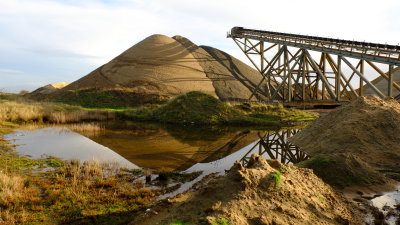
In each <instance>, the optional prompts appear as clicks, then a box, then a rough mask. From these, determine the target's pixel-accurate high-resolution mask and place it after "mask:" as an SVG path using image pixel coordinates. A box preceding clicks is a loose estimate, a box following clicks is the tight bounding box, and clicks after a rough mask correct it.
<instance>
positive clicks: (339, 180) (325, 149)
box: [290, 96, 400, 187]
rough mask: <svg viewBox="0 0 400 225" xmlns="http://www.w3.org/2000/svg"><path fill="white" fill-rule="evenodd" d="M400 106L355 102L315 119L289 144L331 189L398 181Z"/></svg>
mask: <svg viewBox="0 0 400 225" xmlns="http://www.w3.org/2000/svg"><path fill="white" fill-rule="evenodd" d="M399 133H400V104H399V102H397V101H396V100H393V99H386V100H384V99H380V98H378V97H373V96H371V97H361V98H359V99H357V100H356V101H354V102H352V103H349V104H348V105H345V106H342V107H340V108H338V109H337V110H334V111H332V112H330V113H329V114H327V115H325V116H323V117H321V118H319V119H318V120H317V121H315V122H314V123H313V124H311V125H310V126H309V127H307V128H305V129H304V130H302V131H301V132H299V133H298V134H297V135H295V136H294V137H292V138H291V139H290V141H291V142H292V143H294V144H296V145H298V146H299V147H300V148H301V149H302V150H303V151H305V152H307V153H308V154H310V155H311V156H314V157H319V158H320V159H322V160H320V161H324V160H323V159H325V161H328V162H327V163H322V164H321V165H317V166H313V167H312V168H313V169H314V171H315V173H316V174H318V175H319V176H320V177H322V178H323V179H324V180H325V181H326V182H328V183H330V184H333V185H336V186H342V187H344V186H352V185H378V184H390V183H392V180H391V179H396V180H400V145H399V143H400V135H399Z"/></svg>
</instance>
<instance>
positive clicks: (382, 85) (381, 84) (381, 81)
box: [363, 67, 400, 96]
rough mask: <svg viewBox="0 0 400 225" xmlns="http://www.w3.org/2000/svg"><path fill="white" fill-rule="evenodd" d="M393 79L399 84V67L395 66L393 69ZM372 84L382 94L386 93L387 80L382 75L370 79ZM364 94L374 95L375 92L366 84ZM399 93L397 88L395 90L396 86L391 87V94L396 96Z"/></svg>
mask: <svg viewBox="0 0 400 225" xmlns="http://www.w3.org/2000/svg"><path fill="white" fill-rule="evenodd" d="M393 77H394V79H393V81H394V82H396V83H397V84H400V67H397V68H396V69H395V70H394V76H393ZM371 83H372V84H374V85H375V86H376V87H377V88H378V89H379V90H380V91H381V92H382V93H383V94H385V95H386V94H387V93H388V81H387V80H386V79H385V78H383V77H382V76H379V77H378V78H376V79H375V80H373V81H371ZM363 88H364V92H363V94H364V95H375V92H374V91H373V90H372V89H371V88H370V87H369V86H368V85H364V87H363ZM398 95H400V92H399V90H397V89H396V88H393V96H398Z"/></svg>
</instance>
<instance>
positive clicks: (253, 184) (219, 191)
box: [132, 156, 362, 225]
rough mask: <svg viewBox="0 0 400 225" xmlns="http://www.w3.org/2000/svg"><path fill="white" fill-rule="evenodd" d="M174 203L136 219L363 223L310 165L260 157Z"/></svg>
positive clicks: (141, 221) (139, 221)
mask: <svg viewBox="0 0 400 225" xmlns="http://www.w3.org/2000/svg"><path fill="white" fill-rule="evenodd" d="M172 202H174V204H173V205H172V206H171V207H169V208H168V209H165V206H161V207H160V208H159V209H158V208H154V209H153V211H157V210H158V214H157V215H155V216H154V215H153V216H151V217H146V216H144V217H140V218H138V219H137V221H134V222H133V223H132V224H170V223H171V222H175V221H185V222H188V223H189V224H202V221H203V222H205V221H207V222H209V223H212V224H238V225H241V224H251V225H252V224H350V223H351V224H362V221H361V217H360V216H359V215H360V214H359V212H358V211H355V208H356V207H354V206H353V205H352V204H351V203H349V202H347V201H346V200H344V198H343V197H341V196H340V195H338V194H337V193H336V192H335V191H334V190H333V189H332V188H331V187H330V186H328V185H326V184H325V183H324V182H323V181H322V180H321V179H319V178H318V177H317V176H315V175H314V174H313V172H312V170H310V169H303V168H298V167H295V166H286V165H282V164H281V163H279V162H278V161H266V160H265V159H263V158H262V157H259V156H253V157H252V159H251V161H250V163H249V166H248V168H244V167H242V166H241V164H239V163H237V164H235V165H234V167H232V169H231V170H230V171H229V172H228V174H227V176H224V177H220V178H219V179H216V180H213V181H211V182H210V183H208V184H207V185H206V186H205V187H204V188H202V189H200V190H199V191H197V192H195V193H194V194H192V195H190V196H181V197H178V198H176V199H174V200H172ZM223 222H225V223H223ZM229 222H230V223H229Z"/></svg>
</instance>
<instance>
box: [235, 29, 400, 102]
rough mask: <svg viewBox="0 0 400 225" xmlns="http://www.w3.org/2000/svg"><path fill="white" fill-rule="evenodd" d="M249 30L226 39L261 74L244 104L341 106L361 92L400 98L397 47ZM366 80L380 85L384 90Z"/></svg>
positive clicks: (237, 31) (399, 59)
mask: <svg viewBox="0 0 400 225" xmlns="http://www.w3.org/2000/svg"><path fill="white" fill-rule="evenodd" d="M240 29H241V30H240ZM244 31H245V32H244ZM250 31H251V32H250ZM250 31H249V30H248V29H243V28H233V29H232V33H230V34H228V37H230V38H232V39H233V41H234V42H235V43H236V44H237V46H238V47H239V48H240V49H241V50H242V51H243V52H244V53H245V55H246V56H247V58H248V59H249V60H250V61H251V63H252V64H253V65H254V66H255V68H256V69H257V70H258V71H259V72H260V74H261V78H260V82H259V83H258V85H257V86H256V87H255V88H254V89H252V90H251V92H252V94H251V96H249V100H251V99H252V98H253V96H256V97H257V99H259V100H262V99H265V98H267V99H268V100H269V101H274V100H278V101H283V102H292V101H317V102H324V101H326V102H341V101H350V100H353V99H355V98H357V97H358V96H363V95H364V92H365V91H364V90H365V89H369V93H370V92H372V93H373V94H375V95H378V96H380V97H382V98H383V97H386V96H390V97H395V98H400V94H397V95H396V96H394V94H393V93H394V91H396V92H398V93H400V84H398V83H396V82H395V79H394V75H395V73H394V71H395V70H397V68H395V66H398V65H400V48H398V46H389V47H387V46H386V47H385V45H380V44H372V43H368V45H363V43H360V42H353V43H356V44H353V45H352V44H351V43H352V42H350V41H344V40H337V39H326V40H325V38H317V37H310V36H301V35H297V36H300V37H293V35H291V34H284V33H274V32H271V33H272V34H269V33H268V32H267V31H255V30H250ZM265 32H267V34H266V33H265ZM277 34H279V35H277ZM295 36H296V35H295ZM296 38H298V39H299V40H297V39H296ZM329 40H331V41H329ZM347 42H348V43H347ZM375 45H376V46H375ZM318 46H319V47H318ZM371 46H375V47H371ZM366 66H368V72H366V71H367V69H366ZM382 67H385V68H388V72H387V73H385V72H383V71H382V70H381V69H380V68H382ZM371 73H372V74H371ZM369 75H376V76H377V77H381V78H382V79H384V80H386V82H387V83H386V86H385V88H384V90H382V87H381V88H378V87H377V85H376V83H373V82H372V81H371V79H370V78H369V77H370V76H369ZM382 82H383V81H382Z"/></svg>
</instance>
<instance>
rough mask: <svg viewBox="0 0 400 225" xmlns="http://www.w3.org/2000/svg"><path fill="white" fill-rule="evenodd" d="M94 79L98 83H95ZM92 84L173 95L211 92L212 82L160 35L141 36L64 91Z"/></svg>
mask: <svg viewBox="0 0 400 225" xmlns="http://www.w3.org/2000/svg"><path fill="white" fill-rule="evenodd" d="M89 78H90V79H89ZM98 80H101V82H97V83H96V81H98ZM93 85H97V87H98V88H112V87H118V86H120V87H131V88H133V87H135V88H137V89H138V90H145V91H148V92H154V91H156V92H161V93H163V94H165V93H168V94H173V95H176V94H181V93H186V92H188V91H193V90H197V91H203V92H207V93H209V94H212V95H215V92H214V88H213V86H212V82H211V81H210V80H209V79H208V78H207V77H206V75H205V73H204V72H203V70H202V67H201V66H200V65H199V63H198V61H197V60H196V59H195V58H194V57H193V55H192V54H191V53H190V52H189V51H188V50H187V49H186V48H185V47H184V46H182V45H181V44H180V43H179V42H177V41H176V40H174V39H173V38H170V37H167V36H164V35H152V36H150V37H148V38H146V39H144V40H143V41H141V42H139V43H138V44H136V45H134V46H133V47H131V48H130V49H128V50H126V51H125V52H123V53H122V54H121V55H119V56H117V57H116V58H114V59H113V60H111V61H110V62H109V63H107V64H105V65H104V66H102V67H100V68H99V69H97V70H95V71H94V72H92V73H91V74H89V77H84V78H82V79H81V80H78V81H76V82H74V83H72V84H71V85H69V86H68V87H66V88H65V90H72V89H82V88H93Z"/></svg>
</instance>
